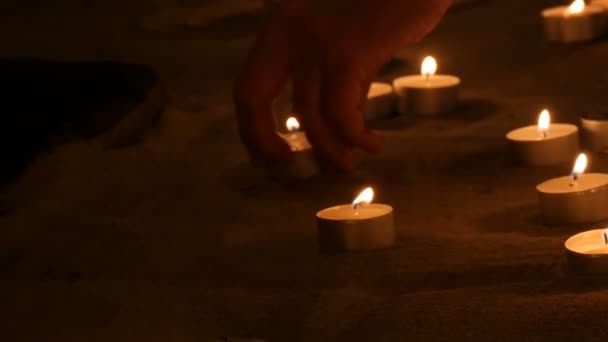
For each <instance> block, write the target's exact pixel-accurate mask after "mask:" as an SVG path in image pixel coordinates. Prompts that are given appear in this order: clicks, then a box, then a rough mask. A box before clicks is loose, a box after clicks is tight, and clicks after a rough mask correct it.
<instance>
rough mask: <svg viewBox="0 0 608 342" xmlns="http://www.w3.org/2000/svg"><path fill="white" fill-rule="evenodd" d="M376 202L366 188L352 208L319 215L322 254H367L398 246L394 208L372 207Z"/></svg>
mask: <svg viewBox="0 0 608 342" xmlns="http://www.w3.org/2000/svg"><path fill="white" fill-rule="evenodd" d="M373 198H374V191H373V189H372V188H367V189H365V190H363V191H362V192H361V193H360V194H359V196H357V198H356V199H355V200H354V201H353V203H352V204H345V205H339V206H335V207H331V208H327V209H323V210H321V211H319V212H318V213H317V223H318V228H319V232H318V234H319V235H318V237H319V245H320V247H321V251H323V252H345V251H364V250H373V249H381V248H388V247H390V246H392V245H393V244H395V239H396V232H395V224H394V219H393V208H392V207H391V206H389V205H386V204H374V203H371V202H372V200H373Z"/></svg>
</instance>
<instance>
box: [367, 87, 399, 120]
mask: <svg viewBox="0 0 608 342" xmlns="http://www.w3.org/2000/svg"><path fill="white" fill-rule="evenodd" d="M394 107H395V92H394V91H393V86H392V85H390V84H388V83H381V82H373V83H372V84H371V86H370V87H369V92H368V93H367V105H366V107H365V119H366V120H374V119H381V118H385V117H387V116H389V115H391V114H392V113H393V110H394Z"/></svg>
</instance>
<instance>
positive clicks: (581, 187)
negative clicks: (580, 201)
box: [537, 173, 608, 211]
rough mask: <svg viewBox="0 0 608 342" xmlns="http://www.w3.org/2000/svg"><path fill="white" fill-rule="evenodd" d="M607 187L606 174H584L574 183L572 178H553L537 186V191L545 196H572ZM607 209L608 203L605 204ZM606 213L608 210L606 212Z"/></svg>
mask: <svg viewBox="0 0 608 342" xmlns="http://www.w3.org/2000/svg"><path fill="white" fill-rule="evenodd" d="M604 186H608V174H605V173H585V174H583V175H581V176H579V178H578V180H577V181H576V182H574V181H573V179H572V177H570V176H567V177H560V178H553V179H551V180H548V181H546V182H544V183H541V184H539V185H538V186H537V189H538V191H540V192H543V193H546V194H572V193H578V192H585V191H589V190H594V189H598V188H601V187H604ZM606 208H607V209H608V203H606ZM607 211H608V210H607Z"/></svg>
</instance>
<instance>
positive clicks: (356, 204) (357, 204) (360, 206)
mask: <svg viewBox="0 0 608 342" xmlns="http://www.w3.org/2000/svg"><path fill="white" fill-rule="evenodd" d="M361 208H363V202H359V203H355V204H353V209H354V210H357V209H361Z"/></svg>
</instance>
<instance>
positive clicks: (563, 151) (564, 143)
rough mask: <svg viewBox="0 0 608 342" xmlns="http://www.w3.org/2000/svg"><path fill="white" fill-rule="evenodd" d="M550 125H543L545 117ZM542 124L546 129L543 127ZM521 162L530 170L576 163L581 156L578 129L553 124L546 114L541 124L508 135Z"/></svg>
mask: <svg viewBox="0 0 608 342" xmlns="http://www.w3.org/2000/svg"><path fill="white" fill-rule="evenodd" d="M543 115H546V117H545V118H544V119H545V121H546V122H544V123H542V122H541V121H542V120H541V119H542V116H543ZM541 124H543V125H544V127H540V126H541ZM506 138H507V140H508V141H509V142H510V144H511V148H512V149H513V152H514V154H515V157H516V158H517V160H518V161H519V162H520V163H522V164H523V165H526V166H548V165H558V164H562V163H566V162H570V161H572V159H573V158H574V157H575V156H576V154H577V153H578V148H579V144H578V128H577V127H576V126H575V125H569V124H551V123H550V116H549V112H548V111H546V110H545V111H543V113H541V117H540V118H539V124H538V125H535V126H527V127H523V128H518V129H515V130H513V131H511V132H509V133H507V135H506Z"/></svg>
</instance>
